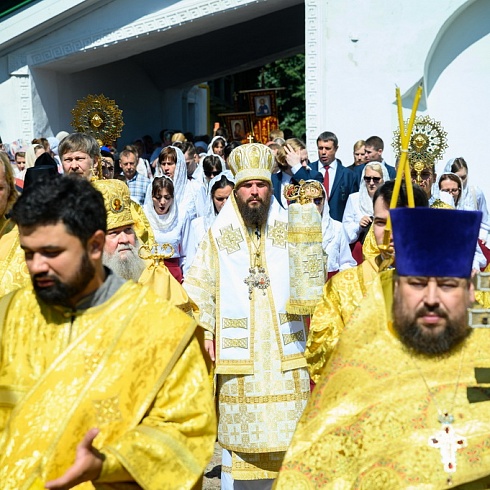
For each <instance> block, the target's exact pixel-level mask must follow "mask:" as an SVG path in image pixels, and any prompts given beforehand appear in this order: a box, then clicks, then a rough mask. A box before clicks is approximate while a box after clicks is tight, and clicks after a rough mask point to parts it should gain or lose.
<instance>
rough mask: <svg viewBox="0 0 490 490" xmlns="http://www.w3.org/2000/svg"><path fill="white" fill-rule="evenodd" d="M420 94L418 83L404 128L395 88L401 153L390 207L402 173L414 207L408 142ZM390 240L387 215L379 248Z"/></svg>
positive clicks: (399, 102) (399, 185)
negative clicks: (406, 124)
mask: <svg viewBox="0 0 490 490" xmlns="http://www.w3.org/2000/svg"><path fill="white" fill-rule="evenodd" d="M421 96H422V86H421V85H419V87H418V89H417V93H416V94H415V98H414V100H413V105H412V113H411V115H410V119H409V122H408V127H407V128H406V129H405V124H404V123H403V114H402V103H401V96H400V89H399V88H398V87H397V88H396V99H397V109H398V123H399V125H400V143H401V154H400V161H399V162H398V170H397V173H396V179H395V187H394V188H393V195H392V196H391V202H390V209H392V208H395V207H396V203H397V202H398V196H399V194H400V187H401V185H402V180H403V175H405V184H406V186H407V195H408V205H409V207H414V206H415V202H414V197H413V188H412V178H411V175H410V168H409V165H408V145H409V144H410V136H411V134H412V129H413V124H414V121H415V116H416V114H417V108H418V105H419V102H420V98H421ZM390 241H391V219H390V217H389V215H388V220H387V222H386V227H385V231H384V236H383V245H381V246H380V250H382V251H387V250H388V249H389V245H390Z"/></svg>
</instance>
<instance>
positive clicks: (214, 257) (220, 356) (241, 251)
mask: <svg viewBox="0 0 490 490" xmlns="http://www.w3.org/2000/svg"><path fill="white" fill-rule="evenodd" d="M234 152H235V153H233V152H232V155H231V156H230V159H231V160H232V161H233V162H234V163H232V166H233V165H234V164H235V163H236V160H238V161H239V162H240V163H244V165H245V166H246V165H247V163H248V164H250V163H251V162H255V164H256V165H257V167H259V168H257V167H254V168H248V169H247V170H242V171H241V172H238V173H236V179H237V183H236V187H235V190H236V189H238V191H236V192H238V193H240V191H242V190H245V191H249V192H250V194H251V197H250V199H251V200H255V201H256V202H261V201H259V199H262V197H260V196H259V194H260V195H262V196H263V195H271V194H272V191H271V188H270V170H269V169H270V166H269V167H268V168H269V169H268V168H265V167H266V166H267V165H272V163H273V158H272V153H271V152H270V150H268V148H267V147H265V146H264V145H259V144H249V145H242V146H240V147H238V148H236V149H235V150H234ZM233 157H235V159H234V158H233ZM244 174H245V175H244ZM241 183H242V184H243V186H241V185H240V184H241ZM249 183H250V184H249ZM249 185H250V187H249ZM238 196H240V194H238ZM264 199H265V198H264ZM242 201H243V199H242ZM242 205H243V203H242ZM264 208H265V213H264V216H265V218H264V221H263V222H261V223H260V224H258V225H257V226H253V227H251V226H249V225H248V224H247V223H245V221H244V219H243V217H242V214H241V212H240V210H239V199H238V197H236V196H235V195H234V194H232V195H231V196H230V198H229V199H228V202H227V203H226V204H225V206H224V207H223V209H222V210H221V212H220V214H219V215H218V216H217V218H216V220H215V222H214V223H213V225H212V227H211V228H210V230H209V233H208V235H207V236H206V237H205V238H204V240H203V242H202V243H201V245H200V247H199V250H198V252H197V254H196V257H195V259H194V261H193V264H192V265H191V267H190V269H189V271H188V274H187V275H186V280H185V282H184V287H185V288H186V290H187V292H188V293H189V296H190V297H191V298H192V299H193V300H194V301H195V302H196V303H197V305H198V307H199V311H200V319H199V323H200V325H202V327H203V328H204V329H205V330H206V332H205V335H206V337H205V338H206V339H207V340H208V342H210V341H211V340H213V339H215V352H216V356H215V357H216V373H217V385H218V387H217V391H218V403H219V427H218V440H219V443H220V444H221V446H222V447H223V448H224V449H225V450H226V451H224V454H223V465H222V488H237V485H239V484H244V483H238V481H237V480H241V481H244V480H247V482H246V485H247V488H253V485H256V486H260V488H266V486H267V485H271V484H272V482H271V480H272V479H273V478H275V476H276V475H277V471H278V469H279V467H280V464H281V461H282V458H283V456H284V452H285V450H286V449H287V447H288V445H289V443H290V440H291V437H292V435H293V432H294V429H295V426H296V421H297V420H298V418H299V417H300V415H301V413H302V411H303V408H304V407H305V405H306V401H307V399H308V397H309V391H310V389H309V377H308V373H307V370H306V368H305V366H306V361H305V358H304V355H303V350H304V345H305V342H306V323H305V318H304V317H303V316H301V315H297V314H289V313H287V311H286V303H287V301H288V299H289V293H290V286H289V268H288V267H287V264H288V261H289V257H288V243H287V227H288V223H287V216H284V215H283V214H282V211H281V208H280V206H279V205H278V204H277V202H274V201H272V203H270V206H267V207H266V206H265V204H264ZM257 257H258V258H259V259H260V263H259V262H258V261H257V260H256V259H257ZM250 480H255V482H251V481H250ZM261 480H262V481H261ZM264 480H269V482H267V483H265V482H264Z"/></svg>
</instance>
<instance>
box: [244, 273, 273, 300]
mask: <svg viewBox="0 0 490 490" xmlns="http://www.w3.org/2000/svg"><path fill="white" fill-rule="evenodd" d="M248 271H249V272H250V275H249V276H248V277H246V278H245V279H244V281H243V282H244V283H245V284H246V285H247V286H248V299H249V300H252V293H253V290H254V288H257V289H262V294H263V295H264V296H265V290H266V289H267V288H268V287H269V285H270V283H271V281H270V279H269V276H268V275H267V274H266V272H265V269H264V268H263V267H250V269H249V270H248Z"/></svg>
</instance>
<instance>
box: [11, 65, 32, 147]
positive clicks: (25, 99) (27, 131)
mask: <svg viewBox="0 0 490 490" xmlns="http://www.w3.org/2000/svg"><path fill="white" fill-rule="evenodd" d="M8 71H9V75H10V80H9V85H10V86H11V90H12V93H13V95H14V97H13V100H12V101H11V102H9V101H5V104H6V107H5V106H4V109H5V112H6V113H8V114H9V118H10V120H11V124H9V126H10V127H12V126H14V127H15V128H16V134H15V135H14V138H16V139H17V138H22V139H23V140H24V141H25V142H26V143H28V142H29V143H30V141H31V140H32V138H33V119H32V87H31V77H30V73H29V67H28V66H27V61H26V58H25V56H9V57H8ZM10 104H13V105H12V107H10V110H8V109H7V107H9V106H10ZM12 123H13V124H12ZM11 139H12V138H11Z"/></svg>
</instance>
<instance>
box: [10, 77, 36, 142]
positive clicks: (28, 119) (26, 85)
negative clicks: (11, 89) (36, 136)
mask: <svg viewBox="0 0 490 490" xmlns="http://www.w3.org/2000/svg"><path fill="white" fill-rule="evenodd" d="M14 80H15V81H14V83H15V85H16V87H15V89H16V92H17V94H18V100H19V111H20V128H21V135H20V137H21V138H23V139H24V140H25V141H31V140H32V138H33V135H32V130H33V119H32V90H31V78H30V76H29V74H27V76H18V77H15V78H14Z"/></svg>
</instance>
